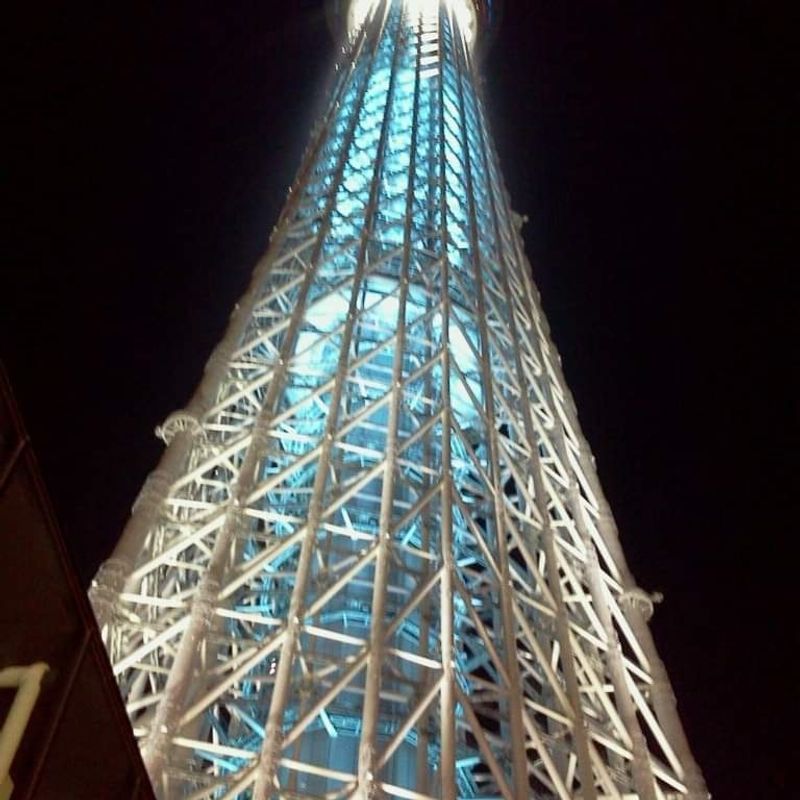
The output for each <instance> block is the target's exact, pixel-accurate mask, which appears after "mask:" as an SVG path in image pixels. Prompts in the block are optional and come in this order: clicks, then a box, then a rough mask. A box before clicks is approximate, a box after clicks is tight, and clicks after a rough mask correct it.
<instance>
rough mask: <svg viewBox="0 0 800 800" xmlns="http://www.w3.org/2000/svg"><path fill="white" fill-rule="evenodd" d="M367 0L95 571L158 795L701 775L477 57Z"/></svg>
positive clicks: (447, 791) (651, 781)
mask: <svg viewBox="0 0 800 800" xmlns="http://www.w3.org/2000/svg"><path fill="white" fill-rule="evenodd" d="M490 5H491V4H490V3H487V2H477V0H475V1H474V2H473V0H353V3H352V5H351V7H350V10H349V40H348V42H347V44H346V45H345V46H344V47H343V49H342V56H341V59H340V63H339V67H338V70H337V78H336V82H335V88H334V90H333V94H332V97H331V98H330V102H329V105H328V108H327V111H326V113H325V115H324V117H323V119H322V120H321V121H320V124H319V125H318V126H317V128H316V129H315V131H314V133H313V135H312V139H311V143H310V145H309V148H308V150H307V153H306V156H305V158H304V161H303V164H302V166H301V169H300V172H299V174H298V177H297V179H296V182H295V184H294V186H293V188H292V191H291V193H290V195H289V199H288V201H287V204H286V207H285V209H284V212H283V214H282V216H281V219H280V221H279V223H278V225H277V226H276V228H275V231H274V233H273V236H272V239H271V243H270V247H269V249H268V251H267V253H266V255H265V256H264V258H263V259H262V261H261V262H260V263H259V264H258V266H257V268H256V270H255V273H254V276H253V280H252V283H251V286H250V288H249V290H248V291H247V293H246V294H245V296H244V297H243V299H242V300H241V302H240V303H239V305H238V306H237V307H236V310H235V312H234V314H233V317H232V319H231V322H230V326H229V329H228V331H227V334H226V335H225V337H224V339H223V341H222V343H221V344H220V345H219V347H218V349H217V350H216V351H215V352H214V354H213V356H212V358H211V360H210V361H209V363H208V367H207V369H206V372H205V374H204V377H203V379H202V382H201V383H200V386H199V388H198V389H197V391H196V393H195V395H194V396H193V398H192V399H191V401H190V403H189V405H188V407H187V409H186V410H185V411H181V412H179V413H176V414H174V415H172V416H171V417H170V418H169V419H168V420H167V421H166V423H164V425H163V426H162V427H161V428H159V429H158V433H159V435H160V436H161V437H162V438H163V439H164V441H165V443H166V444H167V448H166V451H165V453H164V455H163V458H162V460H161V463H160V464H159V466H158V468H157V469H156V470H155V472H153V474H152V475H151V476H150V478H149V479H148V480H147V482H146V484H145V486H144V488H143V490H142V492H141V495H140V497H139V498H138V500H137V502H136V504H135V506H134V509H133V513H132V516H131V518H130V521H129V523H128V525H127V527H126V529H125V531H124V533H123V536H122V538H121V540H120V542H119V544H118V546H117V548H116V550H115V552H114V553H113V555H112V557H111V558H110V559H109V560H108V561H107V562H106V563H105V564H104V566H103V567H102V568H101V570H100V572H99V574H98V576H97V579H96V581H95V583H94V585H93V588H92V592H91V594H92V600H93V603H94V608H95V610H96V614H97V617H98V621H99V623H100V626H101V628H102V630H103V634H104V636H105V641H106V643H107V647H108V650H109V653H110V656H111V660H112V663H113V668H114V672H115V674H116V676H117V678H118V680H119V684H120V687H121V689H122V692H123V695H124V698H125V701H126V703H127V708H128V712H129V714H130V719H131V722H132V725H133V727H134V730H135V733H136V736H137V737H138V738H139V739H140V741H141V746H142V750H143V754H144V758H145V763H146V765H147V768H148V771H149V773H150V775H151V778H152V780H153V783H154V785H155V787H156V790H157V792H158V793H159V794H160V796H161V797H163V798H195V799H197V800H199V799H200V798H255V800H266V799H267V798H285V799H286V800H289V798H293V799H296V800H299V798H330V799H331V800H333V798H377V797H381V798H410V799H412V800H415V799H416V800H422V799H423V798H443V799H446V800H455V798H460V799H461V800H473V799H475V800H477V798H485V799H486V800H488V799H489V798H501V797H502V798H507V799H512V800H519V799H520V798H560V800H566V798H583V799H584V800H590V799H591V798H616V800H623V798H624V800H628V799H629V798H642V800H664V799H666V798H692V799H693V800H700V798H706V797H707V796H708V795H707V792H706V790H705V787H704V784H703V779H702V776H701V774H700V772H699V770H698V768H697V766H696V765H695V763H694V761H693V759H692V756H691V753H690V751H689V747H688V745H687V742H686V738H685V736H684V734H683V731H682V728H681V724H680V721H679V718H678V716H677V713H676V708H675V700H674V697H673V694H672V691H671V689H670V684H669V681H668V679H667V675H666V673H665V670H664V666H663V664H662V662H661V660H660V659H659V657H658V655H657V653H656V650H655V648H654V646H653V640H652V638H651V635H650V632H649V628H648V625H647V620H648V618H649V615H650V614H651V612H652V601H653V598H651V597H649V596H648V595H647V594H645V593H644V592H643V591H641V590H640V589H638V588H637V587H636V584H635V582H634V580H633V578H632V576H631V574H630V572H629V570H628V568H627V566H626V564H625V559H624V556H623V553H622V551H621V549H620V545H619V541H618V538H617V532H616V528H615V525H614V521H613V518H612V516H611V513H610V511H609V508H608V505H607V503H606V501H605V499H604V497H603V493H602V490H601V488H600V485H599V482H598V478H597V475H596V472H595V467H594V463H593V459H592V456H591V453H590V450H589V447H588V445H587V444H586V441H585V440H584V438H583V436H582V434H581V430H580V427H579V425H578V420H577V416H576V412H575V407H574V405H573V403H572V400H571V398H570V395H569V392H568V390H567V388H566V385H565V383H564V379H563V375H562V373H561V369H560V366H559V358H558V355H557V354H556V351H555V348H554V347H553V344H552V342H551V340H550V337H549V333H548V328H547V323H546V322H545V319H544V317H543V315H542V312H541V309H540V303H539V300H538V295H537V292H536V289H535V288H534V286H533V283H532V281H531V278H530V268H529V265H528V262H527V261H526V259H525V256H524V254H523V249H522V241H521V238H520V234H519V230H518V228H519V222H520V221H519V218H518V217H517V216H516V215H515V214H514V213H513V212H512V211H511V210H510V206H509V200H508V196H507V194H506V192H505V189H504V187H503V181H502V177H501V174H500V169H499V166H498V161H497V157H496V155H495V152H494V150H493V147H492V144H491V138H490V135H489V130H488V125H487V122H486V116H485V111H484V107H483V104H482V101H481V97H480V92H479V89H478V81H477V78H476V68H475V66H474V64H473V40H475V39H477V38H478V37H479V35H480V33H481V31H482V30H483V28H484V27H485V25H486V24H487V20H488V17H489V12H490Z"/></svg>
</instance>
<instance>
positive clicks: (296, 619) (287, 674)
mask: <svg viewBox="0 0 800 800" xmlns="http://www.w3.org/2000/svg"><path fill="white" fill-rule="evenodd" d="M381 10H382V11H383V15H382V19H381V22H380V27H379V28H378V31H377V34H376V37H375V41H376V45H375V46H376V47H377V43H378V42H379V41H380V38H381V35H382V31H383V28H384V26H385V25H386V23H387V21H388V18H389V12H390V10H391V3H390V2H388V1H387V0H384V2H383V4H382V9H381ZM402 26H403V20H402V16H399V17H398V22H397V31H396V33H395V40H394V53H393V58H394V59H396V58H397V51H398V47H399V38H400V34H401V32H402V29H403V27H402ZM394 84H395V70H392V74H391V77H390V82H389V86H388V88H387V96H386V106H385V108H384V114H383V121H382V124H381V134H380V141H379V144H378V152H377V158H376V161H375V167H374V170H373V176H372V185H371V187H370V197H369V202H368V205H367V209H366V212H365V220H364V227H363V228H362V232H361V244H360V248H359V254H358V261H357V265H356V272H355V275H354V278H353V288H352V292H351V296H350V305H349V309H348V313H347V321H346V323H345V328H344V331H343V333H342V338H341V342H340V352H339V362H338V366H337V370H336V379H335V384H334V389H333V392H332V396H331V401H330V409H329V411H328V417H327V420H326V425H325V436H324V439H323V443H322V452H321V454H320V457H319V463H318V466H317V473H316V476H315V479H314V488H313V491H312V501H311V504H310V506H309V509H308V520H307V523H306V533H305V537H304V539H303V544H302V548H301V552H300V560H299V562H298V566H297V578H296V581H295V586H294V591H293V592H292V599H291V604H290V607H289V612H288V617H289V624H288V631H287V636H286V638H285V639H284V642H283V645H282V647H281V654H280V659H279V661H278V670H277V675H276V678H275V686H274V689H273V694H272V699H271V702H270V709H269V715H268V717H267V725H266V734H265V737H264V744H263V747H262V750H261V757H260V762H259V766H258V769H257V778H256V785H255V790H254V793H253V800H267V798H268V797H269V792H270V791H271V789H272V780H273V776H274V773H275V768H276V767H277V762H278V760H279V758H280V748H281V740H282V731H281V727H282V720H283V713H284V709H285V707H286V703H287V701H288V689H289V683H290V680H291V670H292V666H293V662H294V653H295V650H296V647H297V640H298V638H299V633H300V630H299V629H300V621H301V614H302V610H303V605H304V602H305V598H304V595H305V592H306V586H307V583H308V577H309V574H310V570H311V559H312V556H313V542H314V539H315V538H316V535H317V527H318V526H319V521H320V516H321V512H322V499H323V495H324V490H325V484H326V483H327V480H328V462H329V459H330V456H331V450H332V448H333V441H334V432H335V430H336V425H337V423H338V418H339V411H340V408H341V402H342V395H343V390H344V385H345V383H346V380H347V360H348V357H349V354H350V347H351V344H352V338H353V330H354V326H355V320H356V316H357V314H356V308H357V305H358V297H359V293H360V291H361V284H362V280H363V276H364V270H365V266H366V256H367V249H368V246H369V238H370V236H371V234H372V230H373V226H374V220H375V213H376V211H377V202H378V195H379V190H380V180H381V175H382V171H383V159H384V155H385V150H386V139H387V134H388V124H389V119H390V118H391V110H392V96H393V93H394ZM353 118H354V119H357V115H354V117H353ZM360 777H361V776H360ZM360 789H361V791H362V792H365V791H366V789H365V787H363V785H362V786H361V787H360ZM362 796H364V797H365V798H366V797H369V794H366V793H364V794H363V795H362Z"/></svg>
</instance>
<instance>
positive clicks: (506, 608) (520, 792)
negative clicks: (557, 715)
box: [453, 41, 529, 797]
mask: <svg viewBox="0 0 800 800" xmlns="http://www.w3.org/2000/svg"><path fill="white" fill-rule="evenodd" d="M458 44H461V45H463V41H461V42H459V43H458ZM453 48H454V51H455V52H454V54H453V55H454V61H455V62H456V63H455V64H454V67H455V69H456V80H457V83H458V110H459V117H460V127H461V141H462V147H463V151H464V161H465V164H464V168H465V169H464V172H465V182H466V189H467V208H468V214H469V237H470V245H471V249H472V268H473V273H474V278H475V286H476V287H477V295H478V297H477V300H478V332H479V334H480V339H481V351H480V352H481V360H480V365H481V374H482V377H483V387H482V388H483V405H484V409H483V410H484V414H485V415H486V423H485V424H486V436H487V438H488V443H487V444H488V452H489V475H490V477H491V481H492V487H491V488H492V491H493V495H494V497H493V499H492V508H493V512H494V529H495V547H496V556H497V560H498V563H499V566H500V579H501V586H500V591H501V594H500V611H501V617H502V627H503V652H504V656H505V667H506V671H507V673H508V681H509V685H508V686H507V687H506V698H507V699H506V708H507V714H508V717H509V719H510V728H511V762H512V766H513V770H512V774H513V781H512V783H513V786H514V794H515V796H516V797H524V796H525V795H526V794H527V793H528V792H529V785H528V765H527V756H526V753H525V727H524V725H523V724H522V704H521V703H519V702H516V699H517V698H515V697H514V694H515V693H516V691H517V687H518V686H519V685H520V681H521V678H520V671H519V660H518V657H517V643H516V635H515V630H516V621H515V619H514V611H513V609H512V606H511V594H510V588H511V586H512V583H511V576H510V573H509V569H508V548H507V546H506V536H505V520H504V515H503V509H502V505H501V504H502V502H503V500H502V498H503V487H502V485H501V482H500V455H499V448H498V444H497V421H496V419H495V413H494V409H495V399H494V381H493V379H492V366H491V353H490V346H491V345H490V343H489V336H488V332H487V329H486V328H487V316H486V299H485V297H484V290H483V274H482V270H483V269H484V264H483V258H482V256H481V241H480V236H479V233H478V221H477V213H476V210H475V186H474V183H473V177H472V163H471V159H472V152H471V148H470V143H469V133H468V129H467V117H466V110H465V108H464V85H463V71H464V70H467V71H468V74H470V75H471V72H470V66H469V64H468V63H467V61H466V59H465V58H464V53H463V48H458V47H457V45H456V43H455V42H454V43H453ZM459 55H461V58H459Z"/></svg>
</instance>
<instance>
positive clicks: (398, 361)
mask: <svg viewBox="0 0 800 800" xmlns="http://www.w3.org/2000/svg"><path fill="white" fill-rule="evenodd" d="M401 16H402V15H401ZM403 27H404V22H403V20H402V19H401V21H400V26H399V28H398V41H396V42H395V54H394V58H393V64H392V77H391V83H390V87H389V100H388V101H387V114H391V110H390V109H389V108H388V106H389V105H390V104H391V100H392V97H393V93H394V83H395V78H396V76H395V73H396V67H397V60H398V55H399V52H400V47H401V44H400V41H399V40H401V39H408V38H409V36H408V33H407V32H405V31H404V30H403ZM417 27H419V21H418V26H417ZM416 50H417V53H416V59H415V74H414V107H413V111H412V120H411V144H410V147H411V151H410V156H409V168H408V186H407V189H406V205H405V220H404V223H403V255H402V262H401V266H400V294H399V300H398V312H397V338H396V340H395V348H394V357H393V363H392V379H391V380H392V383H391V393H392V397H391V401H390V405H389V419H388V423H387V432H386V457H385V467H384V473H383V486H382V487H381V510H380V519H379V522H378V525H379V531H378V545H377V547H378V554H377V557H376V559H375V576H374V578H373V587H372V618H371V620H370V623H371V624H370V636H369V645H368V646H369V661H368V663H367V676H366V681H365V687H364V710H363V713H362V733H361V744H360V747H359V759H358V761H359V763H358V778H359V785H360V786H361V787H362V791H364V792H365V797H367V798H372V797H374V796H376V794H377V787H376V781H377V778H378V775H377V773H378V765H377V753H376V740H377V731H378V717H379V711H380V690H381V669H382V665H383V656H384V652H383V651H384V637H385V626H386V619H385V617H386V614H385V608H386V592H387V584H388V579H389V570H390V567H391V554H392V544H393V541H392V533H391V530H390V529H391V523H392V514H393V511H394V500H395V497H394V495H395V470H396V469H397V458H398V433H399V422H400V410H401V405H402V399H403V380H402V379H403V368H404V362H405V352H406V348H405V345H406V304H407V301H408V288H409V266H410V262H411V236H412V232H413V226H412V221H413V212H414V187H415V182H416V171H417V127H418V122H419V92H420V85H419V81H420V59H421V46H420V40H419V33H418V32H417V36H416ZM383 133H385V129H384V132H382V136H383ZM385 146H386V142H385V137H383V138H382V140H381V143H380V147H379V149H380V150H382V149H384V148H385ZM419 779H420V775H417V781H419Z"/></svg>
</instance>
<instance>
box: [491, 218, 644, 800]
mask: <svg viewBox="0 0 800 800" xmlns="http://www.w3.org/2000/svg"><path fill="white" fill-rule="evenodd" d="M506 218H507V220H509V223H510V220H511V219H512V216H511V210H510V209H509V208H506ZM511 235H512V237H513V238H512V241H513V242H514V243H515V249H516V250H517V260H518V263H520V264H524V263H526V261H525V257H524V254H523V253H522V251H521V248H520V245H519V240H518V237H517V235H516V232H515V231H511ZM525 278H526V285H527V286H530V285H531V281H530V277H529V276H528V275H527V274H526V275H525ZM533 308H534V309H535V308H536V307H535V306H533ZM542 341H545V340H544V337H543V336H541V337H536V336H533V337H531V342H532V346H533V347H534V349H535V351H536V353H537V356H538V357H539V359H540V361H541V363H542V364H543V365H544V366H545V379H544V380H543V381H542V389H543V391H544V393H545V395H546V397H547V399H548V402H549V405H550V407H551V408H552V409H553V410H554V411H555V410H556V409H557V408H558V406H557V405H556V400H555V398H554V396H553V393H552V391H551V388H550V384H549V382H548V381H547V379H546V366H547V364H548V360H547V359H546V358H545V354H544V352H543V350H542V347H541V342H542ZM553 433H554V443H555V446H556V449H557V451H558V453H559V457H560V458H561V459H562V461H563V463H564V465H565V468H568V465H569V460H568V458H567V452H566V443H565V440H564V429H563V426H562V425H561V424H560V423H559V422H558V419H556V424H555V426H554V432H553ZM571 481H572V482H574V481H575V478H574V476H571ZM571 514H572V518H573V520H574V521H575V524H576V526H577V527H578V531H579V534H581V536H582V538H583V541H584V546H585V548H586V560H587V567H586V578H587V581H588V583H589V586H590V591H591V594H592V598H593V600H594V607H595V609H596V611H597V613H598V615H599V616H600V619H601V622H602V624H603V628H604V632H605V634H606V638H607V642H608V666H609V675H610V677H611V681H612V684H613V686H614V695H615V698H616V701H617V707H618V708H619V711H620V714H621V716H622V719H623V721H624V723H625V727H626V728H627V731H628V735H629V736H630V738H631V741H632V743H633V751H634V759H633V764H632V771H633V777H634V783H635V785H636V790H637V793H638V794H639V795H640V797H641V798H642V800H656V788H655V778H654V776H653V772H652V768H651V766H650V757H649V752H648V748H647V742H646V740H645V737H644V734H643V733H642V729H641V726H640V725H639V721H638V719H637V717H636V708H635V705H634V702H633V699H632V697H631V694H630V690H629V689H628V686H627V680H626V670H625V666H624V664H623V662H622V650H621V647H620V645H619V641H618V639H617V636H616V632H615V631H614V626H613V622H612V621H611V612H610V610H609V608H608V603H607V600H606V596H605V592H606V591H607V590H606V588H605V584H604V582H603V578H602V576H601V574H600V570H599V565H598V562H597V554H596V552H595V549H594V545H593V543H592V542H591V539H590V538H589V537H588V536H585V535H584V534H585V533H586V531H585V527H584V524H583V511H582V508H574V507H572V508H571ZM553 557H555V551H554V550H553Z"/></svg>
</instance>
